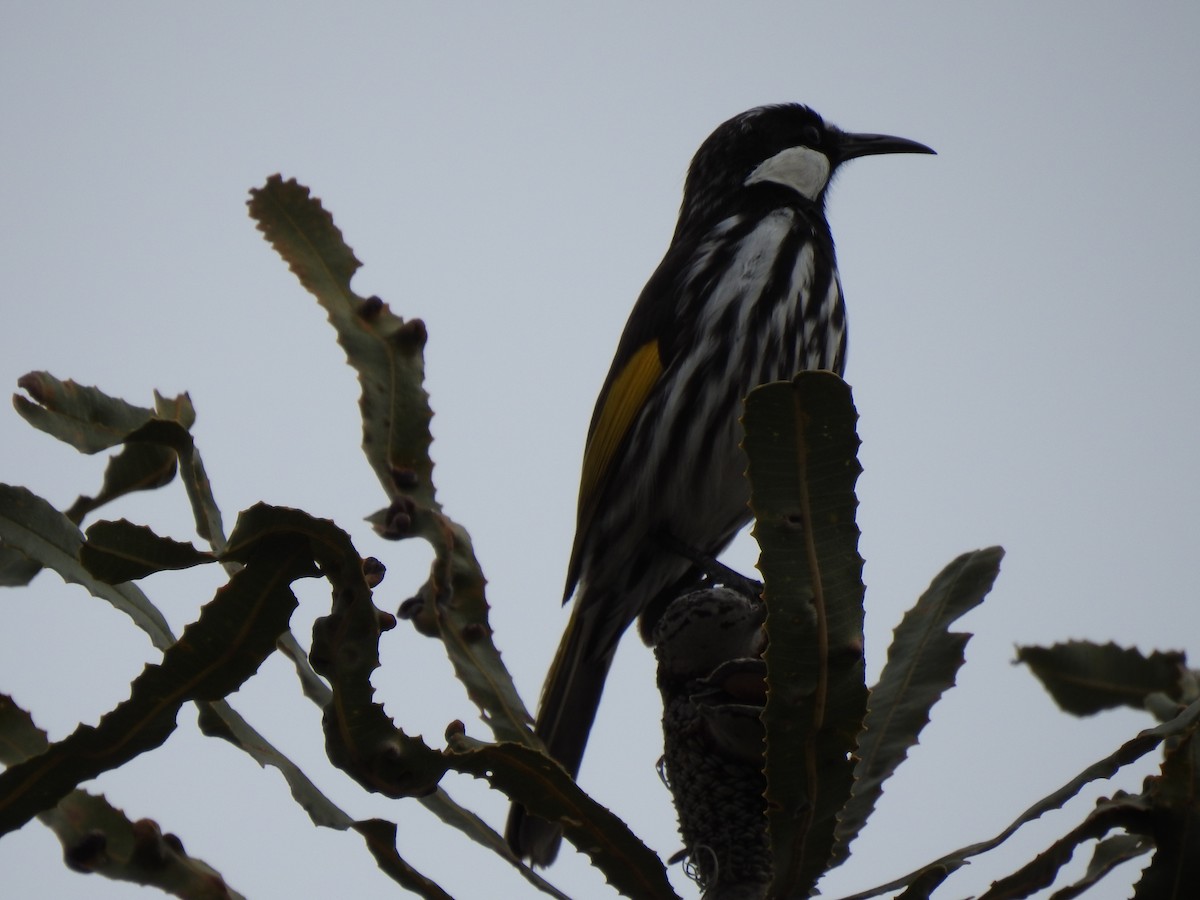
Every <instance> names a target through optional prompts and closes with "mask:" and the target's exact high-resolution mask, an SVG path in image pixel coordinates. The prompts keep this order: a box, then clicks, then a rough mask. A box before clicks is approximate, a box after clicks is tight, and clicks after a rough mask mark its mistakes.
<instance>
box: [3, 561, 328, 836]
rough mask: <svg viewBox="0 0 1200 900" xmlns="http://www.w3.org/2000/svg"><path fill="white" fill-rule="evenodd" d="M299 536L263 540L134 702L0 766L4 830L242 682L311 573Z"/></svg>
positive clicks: (141, 679)
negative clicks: (297, 582) (295, 588)
mask: <svg viewBox="0 0 1200 900" xmlns="http://www.w3.org/2000/svg"><path fill="white" fill-rule="evenodd" d="M311 565H312V562H311V556H309V555H308V553H307V548H306V547H305V546H304V545H303V544H302V543H300V542H297V541H290V542H288V541H282V540H277V541H269V542H263V543H262V544H261V545H260V546H259V547H258V548H257V549H256V552H255V553H254V554H252V555H251V556H250V558H249V559H247V560H246V565H245V567H244V568H243V569H241V570H240V571H239V572H237V573H236V574H235V575H234V576H233V577H232V578H230V580H229V583H228V584H226V585H225V586H224V587H223V588H221V589H220V590H219V591H218V592H217V595H216V596H215V597H214V598H213V600H212V601H211V602H209V603H208V604H206V605H205V607H204V609H203V610H202V611H201V613H200V618H199V619H198V620H197V621H196V622H194V623H192V624H191V625H189V626H188V627H187V628H186V629H184V632H183V635H182V637H181V638H180V640H179V641H178V642H177V643H175V644H174V645H173V646H172V647H170V649H168V650H167V651H166V653H164V654H163V661H162V663H161V664H160V665H148V666H146V667H145V669H143V671H142V674H141V675H139V676H138V677H137V678H136V679H134V682H133V685H132V691H131V694H130V697H129V699H128V700H126V701H124V702H123V703H120V704H119V705H118V706H116V707H115V708H114V709H113V710H111V711H110V712H109V713H107V714H105V715H104V716H103V717H102V718H101V720H100V723H99V724H98V725H97V726H95V727H92V726H90V725H81V726H79V727H78V728H77V729H76V730H75V731H74V732H73V733H72V734H71V735H69V736H68V737H66V738H65V739H63V740H61V741H59V742H58V743H56V744H53V745H51V746H50V747H49V748H48V749H47V750H46V751H45V752H44V753H42V754H40V755H38V756H36V757H33V758H32V759H29V760H27V761H25V762H23V763H19V764H17V765H15V766H13V767H11V768H9V769H7V770H6V771H4V772H3V773H0V834H4V833H7V832H9V831H11V830H13V829H15V828H19V827H20V826H21V825H23V824H24V823H25V822H27V821H29V819H30V818H32V817H33V816H34V815H36V814H37V813H39V812H41V811H42V810H45V809H47V808H49V807H51V806H53V805H54V804H55V803H57V802H58V801H59V800H61V799H62V798H63V797H65V796H66V795H67V794H68V793H70V791H71V790H73V789H74V788H75V786H76V785H78V784H79V782H81V781H85V780H87V779H89V778H94V777H96V776H97V775H99V774H100V773H101V772H106V771H108V770H110V769H113V768H116V767H117V766H120V765H121V764H123V763H125V762H127V761H128V760H130V759H132V758H134V757H135V756H137V755H139V754H141V753H144V752H145V751H147V750H152V749H154V748H155V747H157V746H159V745H160V744H162V743H163V741H165V740H166V739H167V737H168V736H169V735H170V734H171V732H172V731H174V729H175V723H176V716H177V714H178V712H179V707H180V706H181V705H182V704H184V703H186V702H188V701H189V700H219V699H221V698H223V697H225V696H226V695H227V694H229V693H231V692H232V691H235V690H237V689H238V687H240V686H241V684H242V683H243V682H244V681H245V680H246V679H247V678H249V677H250V676H251V675H253V674H254V673H255V672H256V671H257V670H258V667H259V665H260V664H261V663H262V661H263V660H264V659H265V658H266V657H267V656H269V655H270V654H271V652H272V651H273V650H274V649H275V641H276V639H277V638H278V637H279V635H280V634H282V633H283V631H284V630H285V629H286V628H287V624H288V619H289V618H290V616H291V613H292V610H293V609H295V607H296V598H295V596H294V595H293V594H292V591H291V587H290V585H291V582H292V581H293V580H294V579H295V578H298V577H302V576H304V575H306V574H310V573H311Z"/></svg>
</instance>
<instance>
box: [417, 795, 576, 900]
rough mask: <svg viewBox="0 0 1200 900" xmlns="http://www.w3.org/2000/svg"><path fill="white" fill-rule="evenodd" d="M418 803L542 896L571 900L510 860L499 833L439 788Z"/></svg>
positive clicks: (544, 880) (528, 868) (506, 845)
mask: <svg viewBox="0 0 1200 900" xmlns="http://www.w3.org/2000/svg"><path fill="white" fill-rule="evenodd" d="M418 802H419V803H420V804H421V805H422V806H424V807H425V808H426V809H427V810H429V811H430V812H431V813H433V814H434V815H435V816H437V817H438V818H439V819H441V820H442V822H443V823H444V824H446V825H449V826H450V827H451V828H456V829H458V830H459V831H461V832H462V833H463V834H465V835H466V836H467V837H469V838H470V839H471V840H473V841H475V842H476V843H478V844H480V845H482V846H484V847H487V848H488V849H489V850H491V851H492V852H493V853H495V854H496V855H498V856H502V857H504V858H505V859H506V860H508V861H509V862H510V863H512V865H513V868H515V869H516V870H517V872H518V873H519V874H520V875H521V877H522V878H524V879H525V880H526V881H528V882H529V883H530V884H532V885H533V886H534V887H536V888H537V889H538V890H539V891H541V892H542V893H544V894H549V895H550V896H552V897H556V898H557V900H571V898H570V897H568V896H567V895H566V894H564V893H562V892H561V891H559V890H558V889H557V888H556V887H554V885H552V884H550V882H548V881H546V879H544V878H542V876H541V875H539V874H538V873H537V872H535V871H534V870H533V869H531V868H530V867H529V866H526V865H524V864H522V862H521V861H520V860H519V859H517V858H516V857H515V856H513V853H512V851H511V850H510V849H508V844H507V843H506V842H505V840H504V836H503V835H502V834H500V832H498V831H496V829H494V828H492V827H491V826H490V825H488V824H487V822H485V821H483V819H481V818H480V817H479V816H478V815H476V814H475V813H473V812H471V810H469V809H467V808H466V807H464V806H461V805H459V804H458V803H456V802H455V801H454V800H453V799H451V797H450V795H449V794H447V793H446V792H445V791H444V790H443V789H442V788H438V789H437V790H436V791H434V792H433V793H432V794H429V795H428V796H426V797H421V798H420V799H419V800H418Z"/></svg>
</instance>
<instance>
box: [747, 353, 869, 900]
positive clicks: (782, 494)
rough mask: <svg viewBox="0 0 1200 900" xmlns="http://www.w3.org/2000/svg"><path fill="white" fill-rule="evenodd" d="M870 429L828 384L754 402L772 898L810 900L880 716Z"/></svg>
mask: <svg viewBox="0 0 1200 900" xmlns="http://www.w3.org/2000/svg"><path fill="white" fill-rule="evenodd" d="M856 419H857V414H856V413H855V410H854V404H853V401H852V399H851V396H850V388H849V386H848V385H847V384H846V383H845V382H844V381H842V380H841V379H840V378H838V377H837V376H836V375H833V374H832V373H828V372H804V373H801V374H800V375H798V376H797V377H796V378H795V379H794V381H792V382H790V383H788V382H780V383H776V384H769V385H764V386H763V387H759V388H756V389H755V390H754V391H752V392H751V393H750V396H749V397H747V399H746V414H745V419H744V424H745V431H746V437H745V441H744V443H743V447H744V448H745V451H746V455H747V457H748V459H749V477H750V483H751V498H750V508H751V510H752V511H753V512H754V519H755V523H754V536H755V538H756V539H757V541H758V543H759V547H760V548H761V551H762V552H761V554H760V556H759V564H758V567H759V569H760V571H761V572H762V573H763V579H764V590H763V597H764V599H765V601H766V604H767V620H766V626H765V627H766V632H767V636H768V640H769V644H768V646H767V650H766V653H765V655H764V658H765V659H766V662H767V685H768V691H767V705H766V710H765V711H764V713H763V723H764V726H765V728H766V735H767V737H766V753H765V759H766V763H765V767H764V771H765V773H766V776H767V790H766V798H767V819H768V822H769V835H770V844H771V856H772V866H773V870H774V871H773V880H772V884H771V887H770V889H769V891H768V896H771V897H792V896H805V895H807V893H808V891H809V890H810V889H811V888H812V886H813V885H814V884H815V882H816V880H817V878H818V877H819V876H820V874H821V873H822V872H823V871H824V870H825V868H826V866H827V863H828V861H829V858H830V852H831V849H832V847H833V842H834V826H835V824H836V817H837V814H838V812H839V811H840V810H841V808H842V806H843V805H844V804H845V802H846V799H847V798H848V797H849V795H850V788H851V785H852V783H853V763H852V760H851V757H852V753H853V751H854V746H855V738H856V736H857V734H858V732H859V730H860V729H861V727H862V720H863V716H864V715H865V713H866V703H867V689H866V684H865V682H864V664H863V584H862V566H863V562H862V557H861V556H859V554H858V526H857V525H856V524H855V519H854V516H855V510H856V508H857V505H858V501H857V499H856V498H855V496H854V484H855V481H856V479H857V478H858V474H859V472H860V471H861V469H860V467H859V465H858V460H857V458H856V455H855V454H856V452H857V450H858V445H859V441H858V436H857V434H856V433H855V430H854V429H855V421H856Z"/></svg>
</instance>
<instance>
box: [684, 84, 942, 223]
mask: <svg viewBox="0 0 1200 900" xmlns="http://www.w3.org/2000/svg"><path fill="white" fill-rule="evenodd" d="M933 152H934V151H933V150H931V149H930V148H929V147H926V146H925V145H924V144H919V143H917V142H916V141H910V140H908V139H906V138H900V137H892V136H891V135H887V134H854V133H852V132H848V131H842V130H841V129H840V128H837V127H836V126H834V125H830V124H828V123H827V122H826V121H825V120H824V119H822V118H821V117H820V116H819V115H818V114H817V113H815V112H813V111H812V110H811V109H809V108H808V107H807V106H802V105H801V104H799V103H787V104H782V105H779V106H759V107H756V108H755V109H751V110H748V111H747V112H744V113H741V114H740V115H737V116H734V117H733V118H732V119H730V120H729V121H727V122H725V123H723V124H721V125H719V126H718V127H717V129H716V130H715V131H714V132H713V133H712V134H710V135H709V136H708V138H707V139H706V140H705V141H704V143H703V144H701V145H700V149H699V150H697V151H696V155H695V157H694V158H693V159H692V164H691V167H690V168H689V169H688V176H687V181H686V183H685V185H684V189H683V206H682V209H681V210H680V217H679V228H680V231H683V230H686V228H690V227H693V226H699V225H702V224H705V223H707V222H709V221H711V219H712V218H713V217H714V216H717V215H724V214H725V210H726V208H727V206H728V205H729V204H730V203H736V201H737V200H738V198H739V196H741V195H742V193H743V192H745V191H752V190H761V187H760V186H761V185H770V186H777V187H782V188H784V189H786V190H788V191H792V192H794V193H795V195H796V196H797V197H798V198H799V199H801V200H803V201H807V202H810V203H813V204H816V205H818V206H820V205H821V204H823V203H824V202H825V190H826V188H827V187H828V186H829V181H830V179H831V178H832V177H833V173H834V172H835V171H836V170H837V167H838V166H840V165H841V164H842V163H844V162H846V161H848V160H851V159H855V158H857V157H859V156H872V155H875V154H881V153H933Z"/></svg>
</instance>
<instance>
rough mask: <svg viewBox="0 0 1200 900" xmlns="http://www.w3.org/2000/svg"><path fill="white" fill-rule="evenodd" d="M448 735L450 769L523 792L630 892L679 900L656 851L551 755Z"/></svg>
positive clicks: (641, 897) (643, 899)
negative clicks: (597, 799)
mask: <svg viewBox="0 0 1200 900" xmlns="http://www.w3.org/2000/svg"><path fill="white" fill-rule="evenodd" d="M460 727H461V726H460ZM447 736H448V738H449V740H450V749H449V750H448V751H447V753H446V754H445V757H446V761H447V763H448V765H449V766H450V768H452V769H454V770H455V771H457V772H463V773H465V774H468V775H473V776H475V777H476V778H484V779H486V780H487V782H488V783H489V784H490V785H491V786H492V787H494V788H496V789H497V790H500V791H503V792H504V793H505V794H507V795H508V796H510V797H520V798H521V802H522V803H523V804H524V805H525V806H526V808H527V809H528V810H529V811H530V812H531V813H532V814H533V815H536V816H540V817H541V818H543V819H548V820H550V821H552V822H558V823H560V824H561V825H562V826H563V836H564V837H565V838H566V839H567V840H568V841H570V842H571V843H572V844H574V845H575V846H576V847H577V848H578V849H579V850H580V851H582V852H583V853H586V854H587V855H588V857H589V858H590V859H591V861H592V865H594V866H595V867H596V868H598V869H599V870H600V871H601V872H603V873H604V876H605V877H606V878H607V879H608V881H609V883H610V884H611V885H612V886H613V887H614V888H616V889H617V890H618V891H620V892H621V893H622V894H624V895H625V896H626V897H635V898H638V900H654V898H663V900H668V898H671V900H677V895H676V893H675V892H674V890H672V888H671V884H670V882H669V881H668V880H667V873H666V870H665V869H664V868H663V864H662V861H661V860H660V859H659V858H658V856H657V855H656V854H655V853H654V852H653V851H651V850H650V849H649V848H647V847H646V845H645V844H643V843H642V842H641V841H639V840H638V839H637V837H635V836H634V834H633V832H631V831H630V830H629V826H627V825H626V824H625V823H624V822H622V821H621V820H620V819H619V818H618V817H617V816H615V815H614V814H613V813H612V812H610V811H609V810H607V809H606V808H605V807H603V806H601V805H600V804H599V803H597V802H596V801H595V800H593V799H592V798H591V797H589V796H588V795H587V794H585V793H584V792H583V791H582V790H581V789H580V788H579V786H578V785H576V784H575V781H574V779H572V778H571V776H570V775H568V774H567V772H566V770H565V769H563V767H562V766H560V765H559V764H558V763H556V762H555V761H554V760H552V759H550V757H548V756H546V755H545V754H544V753H539V752H537V751H536V750H531V749H530V748H528V747H524V746H522V745H520V744H512V743H501V744H484V743H481V742H479V741H475V740H472V739H471V738H469V737H467V736H466V735H465V734H463V733H462V732H461V731H451V732H450V733H449V734H448V735H447Z"/></svg>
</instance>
